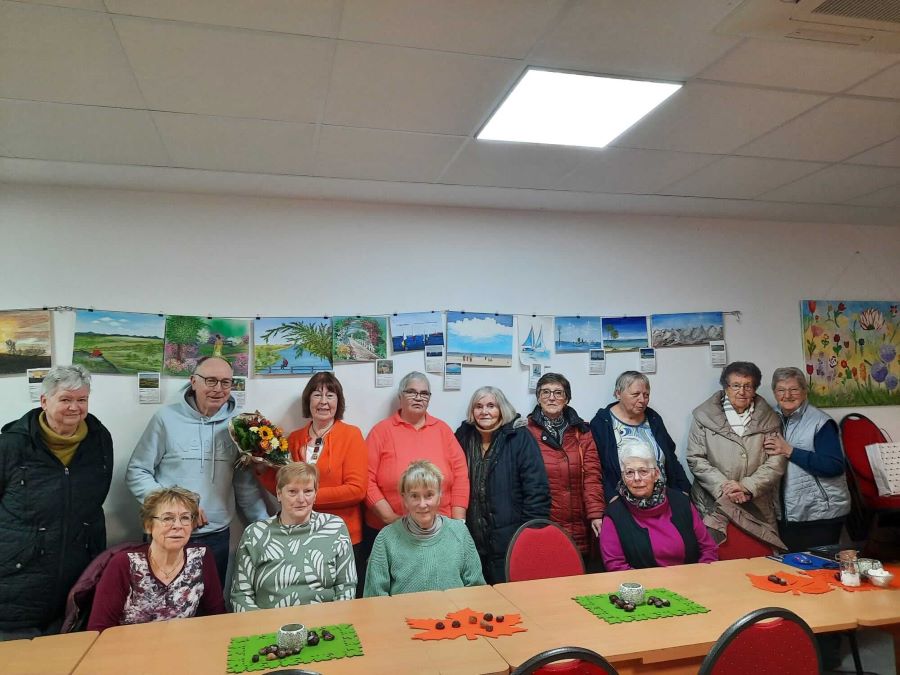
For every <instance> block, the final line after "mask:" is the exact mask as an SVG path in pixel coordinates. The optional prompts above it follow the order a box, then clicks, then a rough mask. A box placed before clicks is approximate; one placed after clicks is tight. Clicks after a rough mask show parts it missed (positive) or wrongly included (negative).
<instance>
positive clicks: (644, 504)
mask: <svg viewBox="0 0 900 675" xmlns="http://www.w3.org/2000/svg"><path fill="white" fill-rule="evenodd" d="M616 490H617V491H618V493H619V496H620V497H621V498H622V499H624V500H625V501H626V502H628V503H629V504H631V505H632V506H633V507H635V508H636V509H652V508H653V507H654V506H659V505H660V504H662V503H663V502H664V501H666V484H665V482H663V479H662V476H660V477H659V478H657V479H656V482H655V483H654V484H653V492H651V493H650V496H649V497H635V496H634V495H633V494H631V493H630V492H629V491H628V488H627V487H625V483H623V482H622V481H621V480H620V481H619V484H618V486H616Z"/></svg>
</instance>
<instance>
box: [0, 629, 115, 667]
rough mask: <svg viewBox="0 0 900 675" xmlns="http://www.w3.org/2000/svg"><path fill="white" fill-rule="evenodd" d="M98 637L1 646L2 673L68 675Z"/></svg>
mask: <svg viewBox="0 0 900 675" xmlns="http://www.w3.org/2000/svg"><path fill="white" fill-rule="evenodd" d="M98 635H99V633H98V632H97V631H87V632H84V633H66V634H64V635H48V636H46V637H39V638H35V639H33V640H13V641H11V642H0V671H2V672H4V673H10V675H68V674H69V673H71V672H72V671H74V670H75V667H76V666H77V665H78V662H79V661H81V659H82V657H84V655H85V653H86V652H87V651H88V649H89V648H90V647H91V645H93V644H94V641H95V640H96V639H97V636H98Z"/></svg>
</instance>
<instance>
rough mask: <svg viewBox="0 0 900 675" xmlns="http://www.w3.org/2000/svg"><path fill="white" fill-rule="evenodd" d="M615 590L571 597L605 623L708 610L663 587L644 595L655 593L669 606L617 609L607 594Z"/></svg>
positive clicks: (653, 589) (642, 619)
mask: <svg viewBox="0 0 900 675" xmlns="http://www.w3.org/2000/svg"><path fill="white" fill-rule="evenodd" d="M616 592H617V591H611V592H610V593H607V594H605V595H579V596H578V597H576V598H572V599H573V600H574V601H575V602H577V603H578V604H579V605H581V606H582V607H584V608H585V609H586V610H587V611H589V612H590V613H591V614H593V615H594V616H597V617H599V618H601V619H603V620H604V621H606V622H607V623H624V622H627V621H645V620H646V619H661V618H663V617H667V616H687V615H688V614H705V613H706V612H708V611H709V610H708V609H706V607H704V606H703V605H698V604H697V603H696V602H694V601H693V600H688V599H687V598H686V597H684V596H683V595H678V593H673V592H672V591H669V590H666V589H665V588H647V589H644V597H645V598H649V597H650V596H651V595H655V596H656V597H657V598H662V599H663V600H668V601H669V602H670V603H672V604H671V605H670V606H669V607H660V608H659V609H657V608H656V607H653V606H652V605H647V604H644V605H638V606H637V607H635V608H634V611H633V612H626V611H624V610H621V609H619V608H618V607H616V606H615V605H614V604H612V603H611V602H610V601H609V596H610V595H611V594H612V593H616Z"/></svg>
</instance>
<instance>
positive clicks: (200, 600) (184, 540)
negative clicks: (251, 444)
mask: <svg viewBox="0 0 900 675" xmlns="http://www.w3.org/2000/svg"><path fill="white" fill-rule="evenodd" d="M199 513H200V508H199V503H198V502H197V498H196V496H195V495H194V493H193V492H189V491H188V490H185V489H183V488H179V487H170V488H164V489H162V490H157V491H156V492H154V493H152V494H151V495H149V496H148V497H147V499H146V500H145V501H144V505H143V507H142V508H141V520H142V521H143V523H144V531H145V532H146V533H147V534H148V535H150V543H149V544H144V545H143V546H140V547H138V548H135V549H133V550H129V551H120V552H119V553H116V554H115V555H114V556H113V557H112V558H111V559H110V561H109V564H108V565H107V566H106V569H105V570H103V576H102V577H101V578H100V582H99V583H98V584H97V591H96V593H95V594H94V604H93V607H92V608H91V616H90V619H89V620H88V630H100V631H102V630H104V629H106V628H109V627H110V626H120V625H124V624H132V623H147V622H149V621H166V620H168V619H184V618H188V617H192V616H208V615H210V614H224V613H225V603H224V600H223V599H222V586H221V584H220V583H219V575H218V573H217V572H216V561H215V559H214V558H213V555H212V552H211V551H210V550H209V548H207V547H206V546H196V545H190V546H188V540H189V539H190V536H191V532H192V531H193V529H194V526H195V525H196V524H197V519H198V517H199Z"/></svg>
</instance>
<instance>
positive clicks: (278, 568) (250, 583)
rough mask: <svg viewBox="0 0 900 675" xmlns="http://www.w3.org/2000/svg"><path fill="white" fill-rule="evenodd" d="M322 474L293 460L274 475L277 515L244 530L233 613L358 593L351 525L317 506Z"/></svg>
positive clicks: (350, 597) (234, 582)
mask: <svg viewBox="0 0 900 675" xmlns="http://www.w3.org/2000/svg"><path fill="white" fill-rule="evenodd" d="M318 489H319V473H318V471H317V470H316V467H315V465H314V464H308V463H306V462H294V463H291V464H287V465H285V466H283V467H281V468H280V469H279V470H278V475H277V476H276V490H275V496H276V497H277V499H278V503H279V504H280V505H281V511H280V512H279V513H278V515H275V516H272V517H271V518H269V519H268V520H260V521H257V522H255V523H253V524H252V525H249V526H248V527H247V529H246V530H244V535H243V536H242V537H241V543H240V544H239V545H238V550H237V553H236V556H235V569H234V579H233V580H232V585H231V605H232V607H233V609H234V611H235V612H248V611H251V610H254V609H270V608H272V607H292V606H294V605H309V604H313V603H319V602H331V601H332V600H353V598H355V597H356V565H355V564H354V562H353V549H352V546H351V544H350V535H349V533H348V532H347V526H346V525H345V524H344V521H343V520H341V519H340V518H339V517H337V516H334V515H331V514H330V513H318V512H316V511H313V505H314V504H315V503H316V492H317V491H318Z"/></svg>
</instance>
